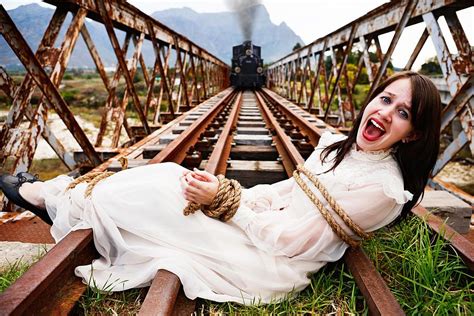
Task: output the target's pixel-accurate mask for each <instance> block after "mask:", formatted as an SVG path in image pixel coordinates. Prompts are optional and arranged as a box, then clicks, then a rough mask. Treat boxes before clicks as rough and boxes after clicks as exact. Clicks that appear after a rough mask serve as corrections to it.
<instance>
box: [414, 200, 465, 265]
mask: <svg viewBox="0 0 474 316" xmlns="http://www.w3.org/2000/svg"><path fill="white" fill-rule="evenodd" d="M411 211H412V213H413V214H415V215H416V216H418V217H420V218H422V219H423V220H424V221H425V222H426V223H427V224H428V225H429V226H430V228H431V229H433V230H434V231H435V232H436V233H437V234H438V235H440V236H441V237H443V238H444V239H445V240H447V241H448V242H449V243H450V244H451V245H452V246H453V247H454V249H456V253H457V254H459V255H460V256H461V258H462V259H463V261H464V263H465V264H466V266H467V267H468V268H469V269H470V270H471V271H474V244H473V243H472V242H471V241H469V240H468V239H466V238H465V237H464V236H462V235H461V234H459V233H458V232H457V231H455V230H454V229H452V228H451V227H450V226H449V225H447V224H446V223H445V221H444V220H443V219H441V218H439V217H438V216H436V215H433V214H432V213H431V212H428V211H427V210H426V209H425V208H424V207H422V206H421V205H418V206H416V207H414V208H413V209H412V210H411Z"/></svg>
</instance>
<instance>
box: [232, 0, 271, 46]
mask: <svg viewBox="0 0 474 316" xmlns="http://www.w3.org/2000/svg"><path fill="white" fill-rule="evenodd" d="M225 3H226V5H227V7H228V8H229V9H230V10H232V11H234V12H235V13H237V17H238V19H239V25H240V28H241V30H242V33H243V35H244V40H249V41H250V40H252V32H253V23H254V21H255V20H254V19H255V14H256V7H255V6H256V5H259V4H261V3H262V0H226V1H225Z"/></svg>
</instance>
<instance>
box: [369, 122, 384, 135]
mask: <svg viewBox="0 0 474 316" xmlns="http://www.w3.org/2000/svg"><path fill="white" fill-rule="evenodd" d="M370 121H371V122H372V124H374V125H375V127H377V128H378V129H380V130H381V131H384V132H385V129H384V128H383V127H382V126H380V125H379V124H377V122H375V121H374V120H370Z"/></svg>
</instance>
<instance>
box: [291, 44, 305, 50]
mask: <svg viewBox="0 0 474 316" xmlns="http://www.w3.org/2000/svg"><path fill="white" fill-rule="evenodd" d="M301 47H303V46H301V44H300V43H296V44H295V46H293V51H295V50H297V49H300V48H301Z"/></svg>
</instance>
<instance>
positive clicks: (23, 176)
mask: <svg viewBox="0 0 474 316" xmlns="http://www.w3.org/2000/svg"><path fill="white" fill-rule="evenodd" d="M16 176H17V178H18V179H20V181H21V183H22V184H23V183H24V182H29V183H33V182H36V181H41V180H40V179H39V178H38V175H37V174H35V175H32V174H31V173H28V172H18V173H17V174H16Z"/></svg>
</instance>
